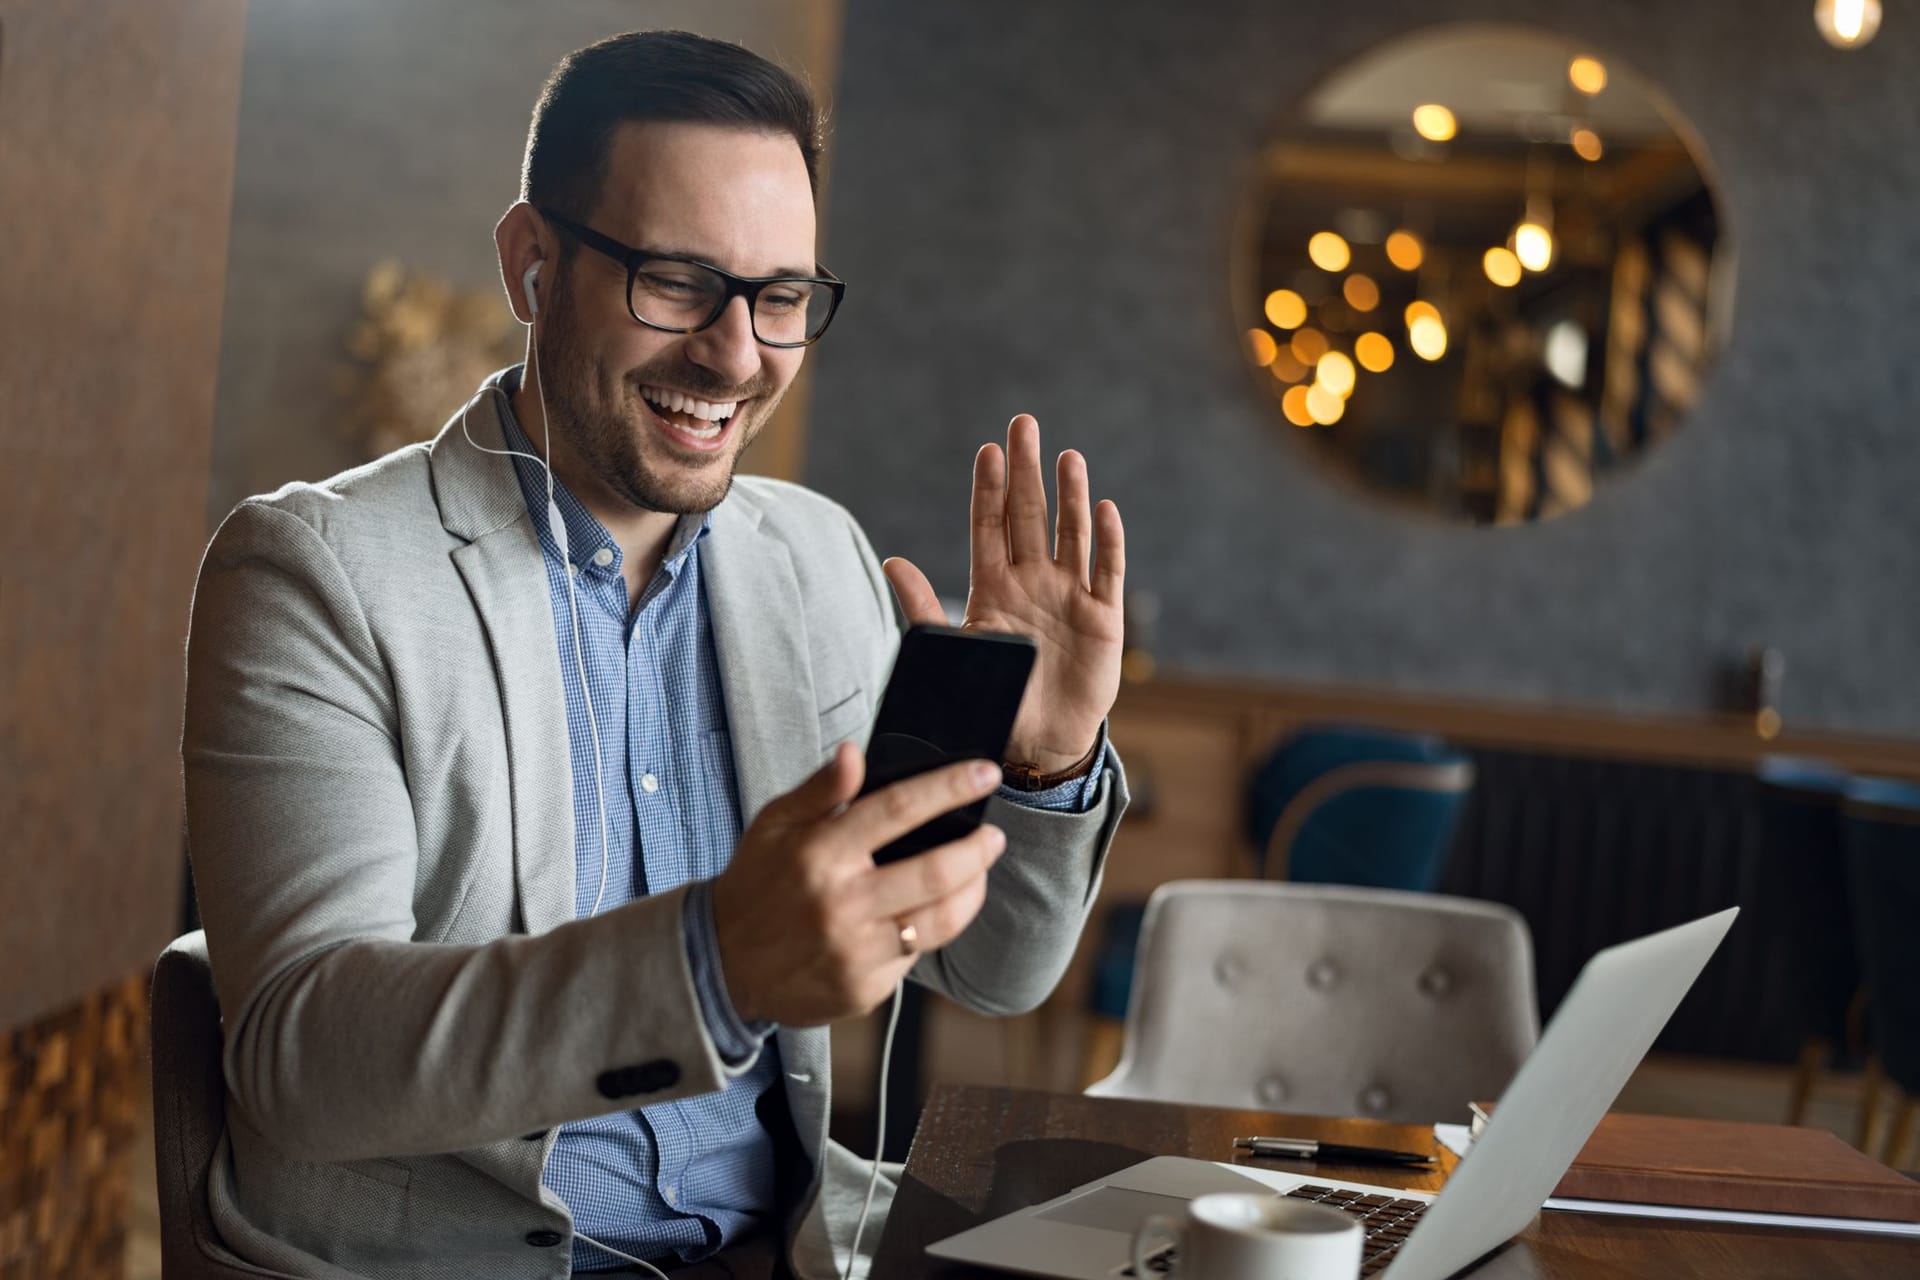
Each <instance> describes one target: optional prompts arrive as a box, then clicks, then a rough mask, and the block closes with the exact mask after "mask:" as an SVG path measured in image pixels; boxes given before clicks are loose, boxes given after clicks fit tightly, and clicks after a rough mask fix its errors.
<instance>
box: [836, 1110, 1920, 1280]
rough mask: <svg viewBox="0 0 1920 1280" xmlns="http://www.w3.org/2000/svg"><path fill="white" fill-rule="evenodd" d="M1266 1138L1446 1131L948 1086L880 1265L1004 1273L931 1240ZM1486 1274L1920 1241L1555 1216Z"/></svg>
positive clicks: (1725, 1260) (922, 1135)
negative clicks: (1253, 1137)
mask: <svg viewBox="0 0 1920 1280" xmlns="http://www.w3.org/2000/svg"><path fill="white" fill-rule="evenodd" d="M1254 1133H1284V1134H1288V1135H1292V1136H1300V1137H1313V1138H1320V1139H1323V1140H1327V1141H1334V1142H1358V1143H1368V1144H1372V1145H1376V1146H1395V1147H1401V1148H1403V1149H1409V1150H1428V1149H1433V1148H1434V1147H1435V1144H1434V1141H1433V1133H1432V1130H1431V1129H1428V1128H1425V1127H1423V1126H1410V1125H1390V1124H1382V1123H1379V1122H1377V1121H1371V1120H1327V1119H1319V1118H1311V1117H1292V1116H1275V1115H1274V1114H1273V1113H1272V1112H1266V1111H1228V1110H1223V1109H1220V1108H1215V1107H1187V1106H1177V1105H1174V1104H1171V1103H1161V1102H1123V1101H1119V1100H1116V1099H1110V1098H1087V1097H1082V1096H1080V1095H1077V1094H1056V1093H1039V1092H1034V1091H1031V1090H1025V1089H996V1088H978V1087H970V1086H956V1085H937V1086H935V1088H934V1090H933V1096H932V1098H931V1100H930V1101H929V1102H928V1103H927V1108H926V1111H925V1113H924V1114H923V1115H922V1116H921V1118H920V1128H919V1130H918V1132H917V1133H916V1134H915V1135H914V1140H913V1149H912V1152H911V1153H910V1154H909V1156H908V1158H907V1171H906V1177H905V1180H904V1181H903V1182H902V1183H901V1186H900V1194H899V1196H898V1197H897V1198H896V1199H895V1200H894V1203H893V1212H892V1214H891V1215H890V1216H889V1218H888V1220H887V1229H886V1234H885V1235H884V1236H882V1237H881V1241H880V1249H879V1253H878V1255H877V1256H876V1258H875V1261H874V1268H873V1274H874V1275H875V1276H876V1277H883V1278H884V1280H911V1278H912V1277H929V1278H938V1280H961V1278H962V1277H967V1278H969V1280H984V1278H985V1277H988V1276H993V1275H996V1274H998V1273H995V1272H988V1271H983V1270H981V1269H979V1268H976V1267H964V1266H956V1265H953V1264H949V1263H941V1262H936V1261H934V1260H933V1259H931V1258H928V1257H927V1256H926V1254H925V1252H924V1251H925V1249H926V1246H927V1245H929V1244H931V1243H932V1242H933V1241H935V1240H939V1239H942V1238H944V1237H946V1236H950V1235H952V1234H954V1233H955V1232H958V1231H964V1230H965V1229H967V1228H968V1227H972V1226H977V1225H978V1224H980V1223H982V1222H985V1221H987V1220H988V1219H990V1218H995V1217H998V1216H1000V1215H1001V1214H1003V1213H1009V1212H1011V1211H1013V1210H1015V1209H1019V1208H1023V1207H1025V1206H1027V1205H1030V1204H1036V1203H1038V1202H1040V1201H1042V1200H1048V1199H1051V1198H1053V1197H1054V1196H1057V1195H1059V1194H1061V1193H1062V1192H1064V1191H1069V1190H1071V1189H1072V1188H1074V1187H1076V1186H1079V1185H1080V1184H1081V1183H1083V1182H1088V1181H1091V1180H1092V1179H1094V1178H1098V1177H1101V1176H1103V1175H1105V1174H1109V1173H1112V1172H1114V1171H1115V1170H1117V1169H1123V1168H1125V1167H1126V1166H1127V1165H1130V1164H1133V1163H1135V1162H1137V1161H1140V1160H1144V1159H1146V1158H1147V1157H1149V1156H1156V1155H1179V1156H1194V1157H1197V1158H1200V1159H1206V1160H1228V1159H1233V1160H1235V1162H1236V1163H1248V1164H1253V1163H1257V1164H1260V1166H1261V1167H1263V1168H1268V1169H1271V1168H1275V1167H1276V1166H1275V1164H1274V1163H1273V1162H1271V1161H1264V1162H1256V1161H1251V1160H1248V1159H1246V1158H1245V1157H1244V1156H1241V1157H1236V1156H1234V1154H1233V1153H1232V1150H1231V1143H1232V1141H1233V1139H1234V1138H1236V1137H1239V1136H1242V1135H1245V1134H1254ZM1440 1155H1441V1160H1442V1168H1443V1170H1444V1171H1448V1172H1450V1171H1451V1170H1452V1168H1453V1166H1454V1164H1455V1161H1454V1158H1453V1156H1452V1155H1451V1154H1449V1153H1447V1152H1445V1151H1444V1150H1442V1151H1441V1152H1440ZM1289 1167H1292V1166H1289ZM1298 1167H1299V1169H1300V1171H1301V1172H1311V1173H1317V1174H1320V1175H1322V1176H1325V1177H1328V1178H1338V1179H1343V1180H1347V1181H1356V1182H1370V1183H1378V1184H1381V1185H1383V1186H1391V1187H1402V1188H1411V1189H1415V1190H1421V1191H1437V1190H1439V1188H1440V1186H1441V1184H1442V1183H1443V1182H1445V1180H1446V1172H1442V1173H1437V1174H1413V1175H1407V1174H1396V1173H1394V1172H1392V1171H1390V1170H1387V1169H1382V1168H1378V1167H1361V1166H1355V1165H1345V1166H1342V1165H1336V1164H1332V1163H1322V1164H1319V1165H1309V1164H1305V1163H1302V1164H1300V1165H1299V1166H1298ZM1472 1274H1474V1275H1475V1276H1476V1277H1485V1278H1488V1280H1490V1278H1492V1277H1514V1278H1516V1280H1517V1278H1519V1277H1527V1278H1529V1280H1573V1278H1575V1277H1579V1278H1580V1280H1594V1278H1598V1277H1605V1278H1606V1280H1627V1277H1641V1276H1651V1277H1659V1278H1660V1280H1680V1278H1683V1277H1696V1276H1697V1277H1709V1276H1712V1277H1718V1276H1728V1277H1733V1276H1738V1277H1741V1280H1786V1278H1787V1277H1793V1278H1795V1280H1798V1278H1799V1277H1821V1278H1822V1280H1843V1278H1845V1277H1860V1280H1868V1278H1869V1277H1871V1278H1872V1280H1892V1278H1893V1277H1920V1240H1914V1239H1891V1238H1884V1237H1876V1236H1866V1235H1859V1234H1856V1233H1851V1232H1840V1231H1789V1230H1785V1229H1782V1228H1777V1227H1743V1226H1722V1225H1708V1224H1704V1223H1676V1222H1669V1221H1661V1220H1657V1219H1648V1218H1616V1217H1603V1216H1597V1215H1592V1214H1576V1213H1547V1214H1542V1215H1540V1216H1539V1217H1537V1218H1535V1219H1534V1221H1533V1223H1532V1225H1530V1226H1529V1227H1528V1228H1527V1229H1526V1230H1525V1231H1524V1232H1522V1233H1521V1234H1520V1236H1519V1238H1518V1240H1517V1242H1516V1243H1515V1244H1514V1245H1512V1246H1511V1247H1509V1248H1507V1249H1505V1250H1503V1251H1502V1252H1501V1253H1499V1254H1497V1255H1495V1257H1494V1258H1493V1259H1491V1260H1489V1261H1488V1262H1487V1263H1485V1264H1483V1265H1482V1266H1481V1267H1479V1268H1477V1269H1476V1270H1475V1272H1474V1273H1472Z"/></svg>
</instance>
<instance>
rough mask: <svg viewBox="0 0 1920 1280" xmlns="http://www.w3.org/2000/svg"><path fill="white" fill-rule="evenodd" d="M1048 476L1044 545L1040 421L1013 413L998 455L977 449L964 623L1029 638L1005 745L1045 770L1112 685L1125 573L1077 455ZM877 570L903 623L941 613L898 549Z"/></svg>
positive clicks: (1095, 718)
mask: <svg viewBox="0 0 1920 1280" xmlns="http://www.w3.org/2000/svg"><path fill="white" fill-rule="evenodd" d="M1056 479H1057V489H1058V492H1059V495H1060V511H1059V519H1058V521H1057V523H1056V524H1055V525H1054V529H1053V534H1054V537H1053V543H1054V545H1053V548H1052V551H1051V554H1049V549H1048V545H1047V544H1048V536H1047V535H1048V528H1047V524H1048V521H1047V498H1046V488H1045V485H1044V483H1043V481H1042V479H1041V474H1040V429H1039V424H1038V423H1036V422H1035V421H1034V420H1033V418H1031V417H1030V416H1028V415H1026V414H1021V415H1020V416H1019V417H1016V418H1015V419H1014V420H1013V422H1012V424H1011V425H1010V426H1009V427H1008V429H1007V450H1006V454H1005V455H1003V454H1002V453H1001V451H1000V448H999V446H997V445H992V444H989V445H986V446H984V447H982V448H981V450H980V452H979V454H978V455H977V456H976V457H975V459H974V471H973V503H972V509H971V520H970V526H971V531H972V560H973V565H972V573H971V575H970V580H969V589H968V594H967V609H966V617H965V620H964V622H963V623H962V626H963V628H965V629H968V630H979V631H999V632H1016V633H1018V634H1021V635H1025V636H1027V637H1029V638H1031V639H1032V640H1033V641H1034V644H1035V647H1036V649H1037V653H1036V655H1035V660H1034V667H1033V674H1032V676H1031V678H1030V679H1029V680H1028V682H1027V692H1026V696H1025V698H1024V699H1023V700H1022V701H1021V704H1020V714H1019V716H1018V718H1017V719H1016V721H1015V723H1014V729H1013V736H1012V738H1011V740H1010V741H1009V743H1008V748H1007V754H1008V758H1009V759H1011V760H1018V761H1027V762H1032V763H1035V764H1037V765H1039V767H1040V768H1041V769H1042V770H1043V771H1047V772H1052V771H1055V770H1058V769H1063V768H1066V767H1068V766H1069V765H1071V764H1073V763H1074V762H1075V761H1077V760H1079V759H1080V758H1081V757H1082V756H1084V755H1085V754H1086V753H1087V751H1088V750H1089V749H1090V748H1091V747H1092V746H1093V744H1094V742H1095V741H1096V739H1097V737H1098V735H1099V731H1100V725H1101V722H1102V721H1104V720H1105V718H1106V715H1107V712H1108V710H1109V709H1110V708H1111V707H1112V706H1113V700H1114V697H1115V695H1116V694H1117V693H1118V692H1119V688H1120V652H1121V641H1122V639H1123V631H1122V626H1121V595H1122V590H1123V587H1124V585H1125V579H1126V553H1125V543H1124V533H1123V530H1122V528H1121V523H1120V511H1119V508H1118V507H1116V506H1115V505H1114V504H1113V503H1112V502H1111V501H1102V502H1101V503H1100V504H1099V505H1098V506H1097V507H1095V506H1092V505H1091V504H1090V502H1089V498H1088V487H1087V470H1086V461H1085V459H1083V458H1082V457H1081V456H1080V455H1079V454H1078V453H1076V452H1073V451H1071V450H1069V451H1067V452H1065V453H1063V454H1061V455H1060V459H1059V463H1058V465H1057V468H1056ZM1096 536H1097V537H1098V541H1099V555H1098V558H1097V561H1096V559H1095V557H1094V545H1095V538H1096ZM885 568H886V573H887V577H888V579H889V580H890V581H891V582H892V584H893V588H894V592H895V594H896V595H897V596H898V597H899V600H900V605H901V609H902V610H903V611H904V612H905V613H906V615H907V617H908V619H909V620H911V621H914V622H932V623H941V622H944V621H945V617H944V615H943V613H942V612H941V609H940V605H939V601H938V599H937V597H936V596H935V594H934V591H933V587H932V585H931V584H930V583H928V581H927V579H926V576H925V575H924V574H922V573H921V572H920V570H919V569H918V568H916V567H914V566H913V565H912V564H910V563H909V562H907V561H905V560H902V559H898V558H896V559H892V560H889V561H887V563H886V566H885Z"/></svg>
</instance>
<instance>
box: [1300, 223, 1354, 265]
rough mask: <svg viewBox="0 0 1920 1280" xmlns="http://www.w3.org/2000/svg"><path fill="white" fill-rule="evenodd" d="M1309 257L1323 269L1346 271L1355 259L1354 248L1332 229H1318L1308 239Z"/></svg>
mask: <svg viewBox="0 0 1920 1280" xmlns="http://www.w3.org/2000/svg"><path fill="white" fill-rule="evenodd" d="M1307 257H1308V258H1310V259H1312V260H1313V265H1314V266H1316V267H1318V268H1320V269H1321V270H1322V271H1345V270H1346V269H1347V264H1348V263H1349V262H1351V261H1353V250H1351V249H1349V248H1348V247H1347V242H1346V241H1345V240H1343V239H1341V238H1340V236H1339V235H1337V234H1335V233H1334V232H1332V231H1316V232H1314V233H1313V238H1312V239H1311V240H1309V241H1307Z"/></svg>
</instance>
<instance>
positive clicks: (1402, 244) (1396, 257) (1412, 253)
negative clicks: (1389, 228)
mask: <svg viewBox="0 0 1920 1280" xmlns="http://www.w3.org/2000/svg"><path fill="white" fill-rule="evenodd" d="M1426 258H1427V250H1426V246H1425V245H1423V244H1421V243H1420V237H1419V236H1417V235H1415V234H1413V232H1411V231H1396V232H1394V233H1393V234H1392V235H1390V236H1388V237H1387V261H1388V262H1391V263H1392V264H1393V265H1394V266H1396V267H1398V268H1400V269H1401V270H1402V271H1418V270H1419V269H1420V264H1421V263H1422V262H1425V261H1426Z"/></svg>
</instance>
